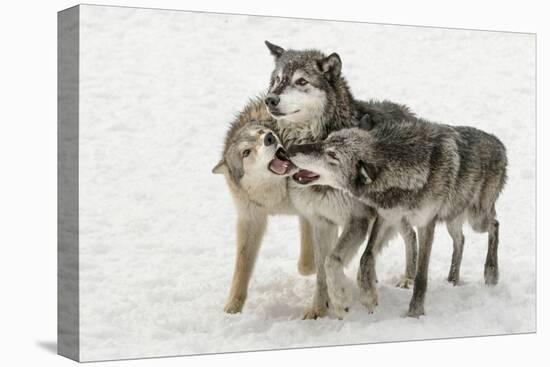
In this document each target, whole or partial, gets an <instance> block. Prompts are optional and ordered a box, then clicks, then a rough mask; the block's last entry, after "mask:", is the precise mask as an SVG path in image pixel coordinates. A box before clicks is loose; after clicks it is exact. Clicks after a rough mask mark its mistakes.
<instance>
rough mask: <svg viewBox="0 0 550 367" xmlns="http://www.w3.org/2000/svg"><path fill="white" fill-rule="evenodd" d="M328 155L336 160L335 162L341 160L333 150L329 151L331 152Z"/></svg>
mask: <svg viewBox="0 0 550 367" xmlns="http://www.w3.org/2000/svg"><path fill="white" fill-rule="evenodd" d="M327 155H328V156H329V157H330V158H332V159H334V160H335V161H338V160H339V159H338V157H337V156H336V153H334V152H333V151H331V150H329V151H328V152H327Z"/></svg>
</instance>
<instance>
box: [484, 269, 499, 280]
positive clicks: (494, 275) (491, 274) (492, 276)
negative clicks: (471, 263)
mask: <svg viewBox="0 0 550 367" xmlns="http://www.w3.org/2000/svg"><path fill="white" fill-rule="evenodd" d="M497 283H498V268H497V267H496V266H492V265H490V266H485V284H487V285H496V284H497Z"/></svg>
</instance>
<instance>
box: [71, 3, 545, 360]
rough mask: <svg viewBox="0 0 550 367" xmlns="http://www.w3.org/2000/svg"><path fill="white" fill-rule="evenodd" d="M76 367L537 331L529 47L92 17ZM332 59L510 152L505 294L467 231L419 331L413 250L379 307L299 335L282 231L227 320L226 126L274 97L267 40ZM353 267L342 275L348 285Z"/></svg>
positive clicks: (272, 228)
mask: <svg viewBox="0 0 550 367" xmlns="http://www.w3.org/2000/svg"><path fill="white" fill-rule="evenodd" d="M80 21H81V32H80V46H81V53H80V56H81V58H80V72H81V84H80V271H81V273H80V301H81V310H80V317H81V322H80V324H81V339H80V342H81V358H82V360H97V359H115V358H136V357H152V356H161V355H180V354H197V353H215V352H230V351H244V350H258V349H275V348H288V347H305V346H322V345H334V344H353V343H366V342H383V341H397V340H411V339H426V338H440V337H457V336H473V335H494V334H507V333H521V332H532V331H534V330H535V297H536V293H535V281H536V277H535V274H536V273H535V174H536V172H535V38H534V36H532V35H525V34H512V33H496V32H476V31H464V30H446V29H435V28H417V27H404V26H389V25H374V24H360V23H344V22H326V21H307V20H296V19H281V18H265V17H249V16H232V15H231V16H230V15H218V14H199V13H186V12H181V11H178V12H176V11H158V10H147V9H129V8H116V7H96V6H81V15H80ZM265 39H268V40H270V41H272V42H274V43H276V44H279V45H281V46H283V47H287V48H290V47H292V48H297V49H301V48H319V49H321V50H323V51H325V52H327V53H329V52H333V51H335V52H338V53H339V54H340V56H341V58H342V60H343V73H344V75H345V76H346V77H347V79H348V80H349V82H350V85H351V87H352V90H353V92H354V94H355V96H356V97H357V98H360V99H367V98H378V99H384V98H387V99H391V100H393V101H395V102H400V103H405V104H407V105H409V106H410V107H411V108H412V109H413V110H414V111H415V112H416V113H417V114H419V115H420V116H422V117H424V118H428V119H430V120H433V121H441V122H445V123H450V124H457V125H458V124H468V125H472V126H475V127H478V128H481V129H484V130H486V131H488V132H491V133H494V134H496V135H497V136H498V137H499V138H500V139H501V140H502V141H503V142H504V143H505V145H506V146H507V148H508V157H509V161H510V166H509V176H510V178H509V182H508V184H507V186H506V189H505V191H504V193H503V194H502V196H501V198H500V200H499V202H498V206H497V211H498V213H499V219H500V223H501V227H500V229H501V232H500V248H499V261H500V271H501V277H500V283H499V284H498V286H496V287H494V288H488V287H486V286H485V285H484V282H483V263H484V261H485V254H486V250H487V244H486V241H487V240H486V238H487V237H486V235H479V234H475V233H473V232H472V231H471V230H470V228H469V227H466V228H465V236H466V245H465V250H464V260H463V263H462V272H461V275H462V277H461V278H462V284H461V285H460V286H458V287H453V286H452V285H450V284H448V283H447V282H446V280H445V278H446V276H447V272H448V267H449V265H450V259H451V253H452V245H451V240H450V238H449V236H448V234H447V233H446V231H445V230H444V227H443V226H441V227H438V229H437V232H436V236H435V243H434V246H433V250H432V260H431V264H430V278H429V285H428V293H427V298H426V304H425V306H426V316H424V317H422V318H420V319H411V318H404V317H403V315H404V313H405V312H406V310H407V307H408V303H409V299H410V296H411V291H410V290H404V289H398V288H395V287H394V284H395V282H396V280H397V277H398V275H400V274H401V273H402V271H403V269H404V245H403V242H402V241H401V240H400V239H396V240H394V241H393V242H392V243H391V244H390V246H389V247H388V248H387V249H386V250H385V251H384V252H383V254H382V255H381V257H380V259H379V261H378V262H377V270H378V277H379V280H380V283H379V296H380V299H379V301H380V305H379V307H378V308H377V310H376V312H375V313H374V314H372V315H369V314H367V312H366V311H365V309H364V308H363V306H361V304H360V303H359V301H358V299H357V291H356V293H355V302H354V304H353V306H352V308H351V310H350V313H349V314H348V315H347V317H346V318H345V320H344V321H339V320H335V319H331V318H324V319H321V320H316V321H302V320H301V318H302V316H303V313H304V311H305V309H306V307H308V306H309V305H310V302H311V298H312V294H313V289H314V276H309V277H302V276H300V275H299V274H298V272H297V268H296V261H297V259H298V249H299V241H298V240H299V236H298V224H297V219H296V218H292V217H276V218H272V220H271V221H270V224H269V228H268V232H267V234H266V236H265V240H264V243H263V246H262V249H261V250H260V255H259V260H258V262H257V266H256V270H255V273H254V275H253V278H252V281H251V284H250V288H249V298H248V301H247V303H246V305H245V308H244V311H243V313H242V314H238V315H227V314H225V313H224V312H223V306H224V303H225V300H226V297H227V295H228V290H229V285H230V281H231V276H232V272H233V264H234V256H235V241H234V237H235V232H234V224H235V220H236V215H235V211H234V209H233V205H232V201H231V198H230V195H229V192H228V190H227V188H226V186H225V181H224V180H223V178H222V177H221V176H218V175H212V174H211V173H210V170H211V168H212V167H213V166H214V164H215V163H216V162H217V161H218V160H219V158H220V152H221V148H222V142H223V138H224V135H225V131H226V129H227V125H228V123H229V122H230V121H231V120H232V116H233V115H234V114H235V113H237V112H238V111H239V110H240V109H241V108H242V107H243V106H244V104H245V103H246V102H247V100H248V98H250V97H252V96H254V95H256V94H258V93H260V92H262V91H264V90H265V89H266V87H267V84H268V80H269V74H270V72H271V70H272V67H273V60H272V58H271V56H270V55H269V52H268V50H267V49H266V48H265V46H264V44H263V41H264V40H265ZM357 263H358V261H352V264H351V265H350V267H349V269H347V271H346V272H347V274H348V276H349V277H351V278H353V279H354V278H355V273H356V269H357Z"/></svg>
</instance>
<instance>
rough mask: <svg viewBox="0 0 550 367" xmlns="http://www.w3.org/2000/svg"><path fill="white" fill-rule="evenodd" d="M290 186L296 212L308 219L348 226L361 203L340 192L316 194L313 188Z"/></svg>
mask: <svg viewBox="0 0 550 367" xmlns="http://www.w3.org/2000/svg"><path fill="white" fill-rule="evenodd" d="M294 185H296V184H290V187H289V196H290V201H291V202H292V204H293V206H294V207H295V208H296V210H297V211H298V212H299V213H301V214H302V215H304V216H306V217H310V218H311V217H323V218H325V219H328V220H330V221H331V222H334V223H336V224H338V225H340V226H343V225H345V224H346V222H347V221H348V220H349V218H350V216H352V215H353V213H354V212H355V211H357V210H358V209H357V207H358V206H362V204H360V203H359V202H357V201H356V200H354V199H353V198H350V197H349V196H348V195H346V194H344V193H343V192H341V191H338V190H330V191H326V192H316V191H314V190H312V189H311V188H305V187H296V186H294Z"/></svg>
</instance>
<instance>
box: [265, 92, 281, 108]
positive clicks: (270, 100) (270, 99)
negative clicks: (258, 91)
mask: <svg viewBox="0 0 550 367" xmlns="http://www.w3.org/2000/svg"><path fill="white" fill-rule="evenodd" d="M280 100H281V99H280V98H279V96H276V95H274V94H271V95H269V96H267V97H266V99H265V104H266V105H267V107H277V105H278V104H279V101H280Z"/></svg>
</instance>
